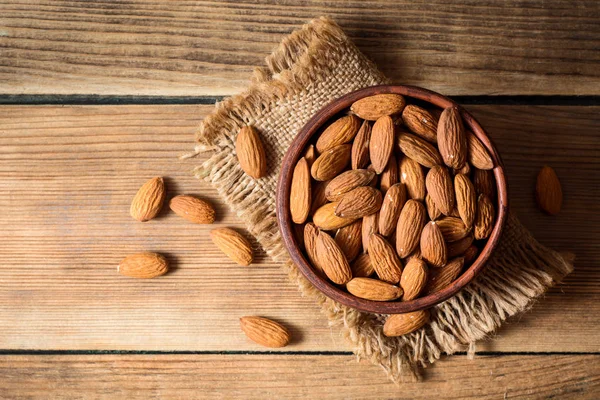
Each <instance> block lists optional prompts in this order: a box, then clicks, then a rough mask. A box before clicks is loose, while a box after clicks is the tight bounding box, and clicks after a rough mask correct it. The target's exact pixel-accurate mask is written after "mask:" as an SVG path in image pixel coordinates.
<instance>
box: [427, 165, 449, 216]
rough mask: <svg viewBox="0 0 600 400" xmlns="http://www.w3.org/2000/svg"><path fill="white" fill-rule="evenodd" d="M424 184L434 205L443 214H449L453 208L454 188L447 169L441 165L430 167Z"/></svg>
mask: <svg viewBox="0 0 600 400" xmlns="http://www.w3.org/2000/svg"><path fill="white" fill-rule="evenodd" d="M425 185H426V186H427V192H428V193H429V195H430V196H431V199H432V200H433V203H434V204H435V206H436V207H437V208H438V209H439V210H440V211H441V212H442V213H443V214H445V215H448V214H450V213H451V212H452V209H453V208H454V188H453V187H452V178H450V173H449V172H448V169H446V167H441V166H434V167H433V168H431V169H430V170H429V172H428V173H427V178H426V179H425Z"/></svg>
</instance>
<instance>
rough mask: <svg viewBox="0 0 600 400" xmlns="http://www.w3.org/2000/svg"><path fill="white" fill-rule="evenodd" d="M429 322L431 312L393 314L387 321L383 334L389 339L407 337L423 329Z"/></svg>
mask: <svg viewBox="0 0 600 400" xmlns="http://www.w3.org/2000/svg"><path fill="white" fill-rule="evenodd" d="M427 322H429V310H420V311H413V312H410V313H406V314H393V315H390V316H389V317H388V319H387V320H386V321H385V324H384V325H383V334H384V335H385V336H388V337H393V336H402V335H407V334H409V333H411V332H414V331H416V330H417V329H420V328H422V327H423V326H424V325H425V324H426V323H427Z"/></svg>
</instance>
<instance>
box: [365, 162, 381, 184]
mask: <svg viewBox="0 0 600 400" xmlns="http://www.w3.org/2000/svg"><path fill="white" fill-rule="evenodd" d="M367 170H368V171H371V172H373V173H374V174H375V176H374V177H373V180H371V182H370V183H369V186H371V187H374V188H376V187H377V185H378V184H379V175H377V174H376V173H375V168H373V164H369V166H368V167H367Z"/></svg>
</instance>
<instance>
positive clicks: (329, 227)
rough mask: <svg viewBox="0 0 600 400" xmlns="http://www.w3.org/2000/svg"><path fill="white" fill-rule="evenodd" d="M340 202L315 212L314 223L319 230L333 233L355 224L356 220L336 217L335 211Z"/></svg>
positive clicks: (326, 205)
mask: <svg viewBox="0 0 600 400" xmlns="http://www.w3.org/2000/svg"><path fill="white" fill-rule="evenodd" d="M338 205H339V202H333V203H327V204H325V205H324V206H322V207H320V208H319V209H318V210H317V211H315V213H314V215H313V222H314V223H315V225H316V226H317V228H319V229H322V230H324V231H333V230H336V229H339V228H343V227H344V226H346V225H350V224H351V223H353V222H354V221H355V220H356V218H342V217H338V216H337V215H335V209H336V207H337V206H338Z"/></svg>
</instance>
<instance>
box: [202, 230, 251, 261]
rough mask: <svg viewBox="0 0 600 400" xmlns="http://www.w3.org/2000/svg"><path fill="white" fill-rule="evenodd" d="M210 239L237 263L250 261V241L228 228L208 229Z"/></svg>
mask: <svg viewBox="0 0 600 400" xmlns="http://www.w3.org/2000/svg"><path fill="white" fill-rule="evenodd" d="M210 239H211V240H212V241H213V243H214V244H216V245H217V247H218V248H219V250H221V251H222V252H223V254H225V255H226V256H227V257H229V258H231V259H232V260H233V261H235V262H236V263H237V264H239V265H250V264H251V263H252V259H253V256H252V246H250V242H248V240H247V239H246V238H245V237H244V236H242V235H241V234H239V233H238V232H236V231H234V230H233V229H230V228H217V229H213V230H212V231H210Z"/></svg>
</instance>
